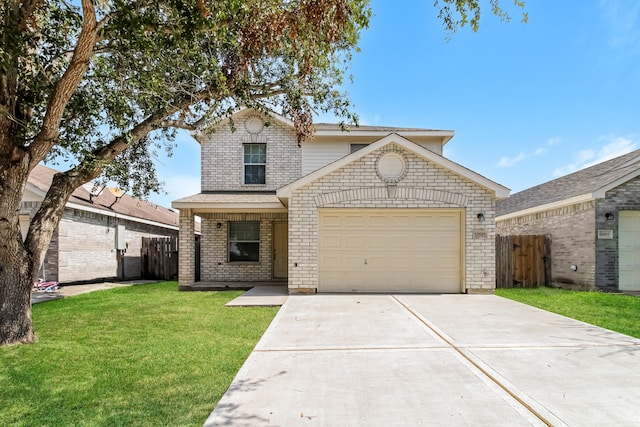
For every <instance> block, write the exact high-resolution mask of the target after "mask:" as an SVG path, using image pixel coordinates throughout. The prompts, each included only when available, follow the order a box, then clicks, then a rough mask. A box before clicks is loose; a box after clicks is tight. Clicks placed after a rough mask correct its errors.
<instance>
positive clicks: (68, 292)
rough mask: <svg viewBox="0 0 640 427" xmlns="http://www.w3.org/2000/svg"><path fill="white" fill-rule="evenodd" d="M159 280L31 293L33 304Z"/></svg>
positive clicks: (102, 283)
mask: <svg viewBox="0 0 640 427" xmlns="http://www.w3.org/2000/svg"><path fill="white" fill-rule="evenodd" d="M155 282H157V280H127V281H122V282H100V283H88V284H84V285H60V289H59V290H57V291H55V292H41V291H36V292H31V304H32V305H33V304H38V303H41V302H47V301H52V300H55V299H62V298H66V297H70V296H73V295H80V294H86V293H88V292H94V291H104V290H106V289H112V288H120V287H123V286H134V285H145V284H147V283H155Z"/></svg>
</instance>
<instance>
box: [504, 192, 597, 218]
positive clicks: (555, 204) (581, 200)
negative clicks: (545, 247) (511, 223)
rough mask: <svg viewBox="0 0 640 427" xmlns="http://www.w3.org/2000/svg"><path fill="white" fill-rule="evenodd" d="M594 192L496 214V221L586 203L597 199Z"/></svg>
mask: <svg viewBox="0 0 640 427" xmlns="http://www.w3.org/2000/svg"><path fill="white" fill-rule="evenodd" d="M596 198H597V197H595V196H594V194H593V193H587V194H582V195H580V196H575V197H570V198H568V199H562V200H558V201H557V202H552V203H545V204H544V205H538V206H534V207H532V208H528V209H523V210H520V211H516V212H511V213H508V214H504V215H499V216H496V221H505V220H507V219H511V218H517V217H519V216H524V215H531V214H535V213H539V212H544V211H549V210H552V209H558V208H562V207H565V206H570V205H575V204H577V203H584V202H588V201H591V200H594V199H596Z"/></svg>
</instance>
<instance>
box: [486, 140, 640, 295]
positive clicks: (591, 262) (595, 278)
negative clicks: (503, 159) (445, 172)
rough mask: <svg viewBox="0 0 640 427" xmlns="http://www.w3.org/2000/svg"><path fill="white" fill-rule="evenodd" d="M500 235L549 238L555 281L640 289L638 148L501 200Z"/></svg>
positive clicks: (607, 289)
mask: <svg viewBox="0 0 640 427" xmlns="http://www.w3.org/2000/svg"><path fill="white" fill-rule="evenodd" d="M496 212H497V218H496V224H497V232H498V234H501V235H509V234H511V235H515V234H539V235H548V236H550V237H551V260H552V266H551V271H552V281H553V282H554V283H555V284H557V285H572V286H574V287H578V288H585V289H597V290H604V291H640V150H637V151H634V152H632V153H629V154H626V155H624V156H620V157H617V158H615V159H612V160H609V161H606V162H603V163H600V164H597V165H595V166H591V167H589V168H586V169H583V170H580V171H578V172H575V173H572V174H570V175H567V176H564V177H561V178H558V179H555V180H553V181H549V182H547V183H544V184H541V185H538V186H536V187H533V188H529V189H528V190H524V191H521V192H519V193H516V194H514V195H513V196H511V197H510V198H509V199H507V200H502V201H499V202H498V204H497V208H496Z"/></svg>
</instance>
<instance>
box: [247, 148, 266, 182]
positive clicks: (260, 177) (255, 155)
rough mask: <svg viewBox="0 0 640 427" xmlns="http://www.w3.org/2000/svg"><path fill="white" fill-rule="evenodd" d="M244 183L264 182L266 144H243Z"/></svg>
mask: <svg viewBox="0 0 640 427" xmlns="http://www.w3.org/2000/svg"><path fill="white" fill-rule="evenodd" d="M243 147H244V183H245V184H266V183H267V179H266V168H267V144H244V146H243Z"/></svg>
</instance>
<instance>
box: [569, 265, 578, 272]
mask: <svg viewBox="0 0 640 427" xmlns="http://www.w3.org/2000/svg"><path fill="white" fill-rule="evenodd" d="M569 268H570V269H571V270H573V271H578V266H577V265H575V264H571V267H569Z"/></svg>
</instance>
